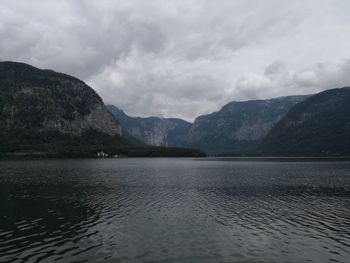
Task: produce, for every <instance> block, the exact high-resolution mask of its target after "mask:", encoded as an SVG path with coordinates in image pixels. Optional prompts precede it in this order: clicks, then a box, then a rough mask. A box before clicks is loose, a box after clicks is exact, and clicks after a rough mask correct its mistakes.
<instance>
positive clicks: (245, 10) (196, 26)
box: [0, 0, 350, 120]
mask: <svg viewBox="0 0 350 263" xmlns="http://www.w3.org/2000/svg"><path fill="white" fill-rule="evenodd" d="M348 10H350V2H349V1H347V0H344V1H342V0H335V1H334V0H321V1H320V0H307V1H305V0H304V1H301V0H297V1H289V2H286V1H280V0H268V1H267V0H259V1H253V0H236V1H229V0H217V1H211V0H167V1H163V0H150V1H143V0H119V1H112V0H102V1H82V0H75V1H70V0H62V1H53V0H51V1H50V0H46V1H44V0H31V1H20V0H18V1H17V0H4V1H1V3H0V39H1V41H0V60H15V61H23V62H27V63H30V64H33V65H35V66H38V67H41V68H52V69H54V70H57V71H61V72H65V73H67V74H71V75H75V76H77V77H79V78H82V79H83V80H85V81H86V82H87V83H88V84H90V85H91V86H92V87H93V88H94V89H95V90H96V91H97V92H98V93H99V94H100V95H101V97H102V98H103V99H104V101H105V102H106V103H109V104H114V105H116V106H119V107H120V108H123V109H124V110H125V111H126V112H127V113H129V114H131V115H138V116H148V115H157V116H164V117H169V116H171V117H181V118H185V119H187V120H192V119H193V118H194V117H196V116H198V115H199V114H203V113H208V112H211V111H215V110H217V109H218V108H219V107H220V106H222V105H223V104H225V103H227V102H229V101H232V100H246V99H257V98H268V97H274V96H284V95H291V94H306V93H313V92H317V91H321V90H324V89H329V88H335V87H341V86H346V85H348V86H349V85H350V49H349V48H348V44H349V43H350V35H349V34H348V32H350V16H348Z"/></svg>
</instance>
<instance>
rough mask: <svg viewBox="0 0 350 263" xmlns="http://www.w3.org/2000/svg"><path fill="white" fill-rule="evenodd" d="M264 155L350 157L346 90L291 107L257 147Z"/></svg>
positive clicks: (349, 108) (349, 98) (349, 91)
mask: <svg viewBox="0 0 350 263" xmlns="http://www.w3.org/2000/svg"><path fill="white" fill-rule="evenodd" d="M259 152H260V153H262V154H264V155H284V156H288V155H291V156H322V155H324V156H329V155H335V156H340V155H350V88H342V89H333V90H327V91H324V92H321V93H319V94H316V95H313V96H311V97H310V98H308V99H306V100H304V101H303V102H301V103H299V104H297V105H295V106H294V107H293V108H292V109H291V110H290V111H289V112H288V114H287V115H286V116H285V117H284V118H282V119H281V120H280V121H279V122H278V123H277V124H276V126H275V127H274V128H273V129H272V130H271V132H270V133H269V134H268V136H266V138H265V139H264V141H263V142H262V144H261V145H260V147H259Z"/></svg>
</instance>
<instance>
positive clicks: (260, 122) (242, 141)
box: [188, 96, 306, 154]
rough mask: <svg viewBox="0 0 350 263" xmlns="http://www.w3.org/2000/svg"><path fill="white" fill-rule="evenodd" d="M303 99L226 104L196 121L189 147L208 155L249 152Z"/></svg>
mask: <svg viewBox="0 0 350 263" xmlns="http://www.w3.org/2000/svg"><path fill="white" fill-rule="evenodd" d="M305 98H306V96H289V97H280V98H275V99H269V100H250V101H241V102H238V101H237V102H236V101H233V102H230V103H228V104H226V105H225V106H223V107H222V108H221V110H219V111H218V112H214V113H212V114H209V115H204V116H200V117H198V118H197V119H196V120H195V121H194V123H193V125H192V127H191V129H190V131H189V134H188V142H189V144H188V145H190V146H191V147H195V148H198V149H201V150H204V151H206V152H208V153H211V154H217V153H224V152H231V153H238V152H245V151H251V150H253V149H254V148H255V147H256V146H257V145H258V144H259V143H260V142H261V140H262V139H263V138H264V137H265V136H266V135H267V133H268V132H269V131H270V130H271V128H272V127H273V126H274V125H275V124H276V123H277V121H278V120H280V119H281V118H282V117H283V116H284V115H285V114H286V113H287V112H288V111H289V109H290V108H291V107H293V106H294V105H295V104H297V103H298V102H300V101H302V100H303V99H305Z"/></svg>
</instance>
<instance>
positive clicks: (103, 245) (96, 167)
mask: <svg viewBox="0 0 350 263" xmlns="http://www.w3.org/2000/svg"><path fill="white" fill-rule="evenodd" d="M0 262H11V263H13V262H26V263H28V262H29V263H30V262H268V263H270V262H276V263H277V262H278V263H280V262H317V263H319V262H344V263H349V262H350V162H349V161H346V160H345V161H319V160H312V159H309V160H303V159H296V160H292V161H290V160H287V159H286V160H270V159H261V160H259V159H257V160H256V159H230V158H223V159H84V160H26V161H1V162H0Z"/></svg>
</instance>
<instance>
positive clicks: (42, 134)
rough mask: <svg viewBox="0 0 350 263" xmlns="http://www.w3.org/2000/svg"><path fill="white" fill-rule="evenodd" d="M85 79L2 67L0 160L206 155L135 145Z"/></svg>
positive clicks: (0, 64) (7, 65)
mask: <svg viewBox="0 0 350 263" xmlns="http://www.w3.org/2000/svg"><path fill="white" fill-rule="evenodd" d="M121 135H122V128H121V125H120V124H119V122H118V120H117V119H116V118H115V117H114V116H113V115H112V114H111V113H110V112H109V111H108V110H107V108H106V106H105V105H104V103H103V101H102V99H101V98H100V97H99V96H98V94H97V93H96V92H95V91H94V90H93V89H92V88H90V87H89V86H87V85H86V84H85V83H84V82H82V81H81V80H79V79H77V78H74V77H72V76H69V75H66V74H62V73H57V72H54V71H52V70H42V69H38V68H35V67H33V66H30V65H27V64H24V63H17V62H0V155H22V154H23V155H25V154H26V153H29V154H28V155H31V154H43V155H55V156H91V155H93V154H96V152H97V151H100V150H103V151H106V152H107V153H110V154H116V153H118V154H123V155H128V156H203V153H202V152H200V151H196V150H192V149H174V148H172V149H167V148H159V147H158V148H157V147H147V146H137V145H135V144H134V143H132V142H130V141H128V140H127V139H125V138H122V137H121Z"/></svg>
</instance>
